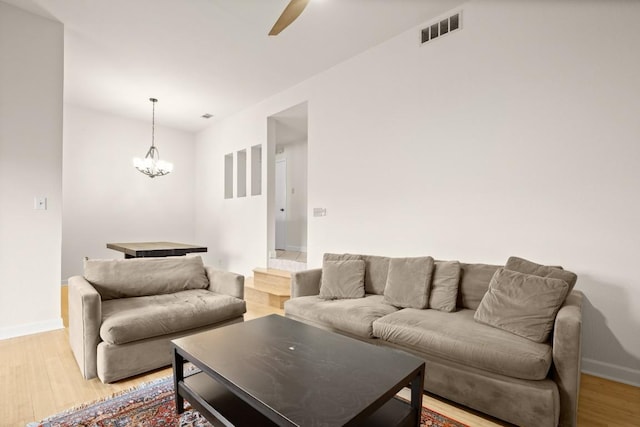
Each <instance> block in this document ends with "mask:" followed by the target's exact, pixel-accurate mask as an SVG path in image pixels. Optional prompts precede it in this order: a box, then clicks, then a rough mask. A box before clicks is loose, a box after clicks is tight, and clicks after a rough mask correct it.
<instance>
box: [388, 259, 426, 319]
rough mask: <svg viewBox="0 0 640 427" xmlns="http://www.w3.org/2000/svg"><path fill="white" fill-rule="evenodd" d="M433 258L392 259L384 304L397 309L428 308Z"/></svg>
mask: <svg viewBox="0 0 640 427" xmlns="http://www.w3.org/2000/svg"><path fill="white" fill-rule="evenodd" d="M432 276H433V258H431V257H430V256H427V257H418V258H391V261H389V273H388V275H387V285H386V286H385V288H384V302H385V303H387V304H391V305H394V306H396V307H411V308H427V304H428V303H429V287H430V286H431V277H432Z"/></svg>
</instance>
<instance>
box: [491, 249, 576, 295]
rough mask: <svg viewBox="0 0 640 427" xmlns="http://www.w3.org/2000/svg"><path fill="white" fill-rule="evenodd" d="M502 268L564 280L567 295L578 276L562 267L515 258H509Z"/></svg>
mask: <svg viewBox="0 0 640 427" xmlns="http://www.w3.org/2000/svg"><path fill="white" fill-rule="evenodd" d="M504 268H506V269H507V270H511V271H517V272H519V273H525V274H533V275H534V276H540V277H550V278H552V279H561V280H564V281H565V282H567V284H568V285H569V293H571V291H572V290H573V287H574V286H575V285H576V281H577V280H578V276H577V275H576V274H575V273H572V272H570V271H567V270H563V269H562V267H552V266H549V265H541V264H536V263H535V262H531V261H528V260H526V259H524V258H518V257H515V256H512V257H509V259H508V260H507V264H506V265H505V266H504Z"/></svg>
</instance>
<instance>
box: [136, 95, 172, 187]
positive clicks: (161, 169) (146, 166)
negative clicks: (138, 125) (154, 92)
mask: <svg viewBox="0 0 640 427" xmlns="http://www.w3.org/2000/svg"><path fill="white" fill-rule="evenodd" d="M149 101H151V102H152V103H153V104H152V105H153V112H152V115H151V147H149V151H147V154H146V156H144V159H141V158H139V157H136V158H134V159H133V166H135V167H136V169H138V170H139V171H140V172H142V173H143V174H145V175H147V176H148V177H149V178H155V177H156V176H162V175H167V174H168V173H170V172H171V171H172V170H173V164H172V163H169V162H165V161H164V160H160V151H158V149H157V148H156V146H155V143H154V138H155V127H156V126H155V124H156V123H155V122H156V102H158V100H157V99H155V98H149Z"/></svg>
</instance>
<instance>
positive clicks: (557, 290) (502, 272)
mask: <svg viewBox="0 0 640 427" xmlns="http://www.w3.org/2000/svg"><path fill="white" fill-rule="evenodd" d="M568 292H569V285H568V284H567V282H565V281H564V280H561V279H554V278H549V277H539V276H534V275H531V274H524V273H519V272H517V271H511V270H506V269H503V268H501V269H499V270H498V271H496V273H495V274H494V275H493V278H492V279H491V283H490V284H489V290H488V291H487V293H486V294H485V295H484V298H482V301H481V302H480V306H479V307H478V310H476V313H475V315H474V319H475V320H476V321H477V322H480V323H485V324H487V325H491V326H494V327H496V328H499V329H503V330H505V331H509V332H512V333H514V334H516V335H519V336H521V337H524V338H528V339H530V340H531V341H535V342H545V341H546V340H547V339H548V338H549V334H550V333H551V330H552V329H553V323H554V321H555V318H556V314H557V313H558V310H559V309H560V307H561V306H562V303H563V302H564V299H565V298H566V296H567V294H568Z"/></svg>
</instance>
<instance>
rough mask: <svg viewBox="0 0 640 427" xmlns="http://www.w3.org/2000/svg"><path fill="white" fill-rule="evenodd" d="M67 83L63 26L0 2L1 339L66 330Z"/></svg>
mask: <svg viewBox="0 0 640 427" xmlns="http://www.w3.org/2000/svg"><path fill="white" fill-rule="evenodd" d="M62 81H63V27H62V25H61V24H60V23H58V22H53V21H50V20H47V19H44V18H41V17H39V16H36V15H33V14H30V13H28V12H25V11H22V10H20V9H17V8H15V7H13V6H9V5H7V4H5V3H2V2H0V339H3V338H8V337H12V336H17V335H23V334H28V333H34V332H40V331H44V330H49V329H54V328H59V327H62V320H61V318H60V287H59V282H58V277H60V239H61V237H60V235H61V227H60V223H61V201H62V197H61V196H62V177H61V169H60V166H61V163H62V87H63V85H62ZM35 196H46V197H47V210H38V211H36V210H34V197H35Z"/></svg>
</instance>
